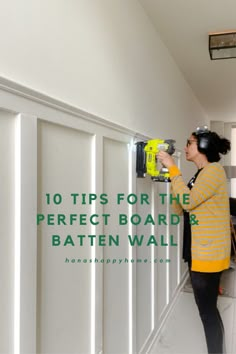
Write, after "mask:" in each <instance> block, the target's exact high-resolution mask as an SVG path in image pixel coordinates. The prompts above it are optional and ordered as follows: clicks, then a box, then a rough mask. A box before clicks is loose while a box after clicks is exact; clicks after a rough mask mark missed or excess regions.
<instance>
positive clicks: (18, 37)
mask: <svg viewBox="0 0 236 354" xmlns="http://www.w3.org/2000/svg"><path fill="white" fill-rule="evenodd" d="M0 14H1V15H0V33H2V34H3V33H4V35H1V36H0V46H1V57H0V68H1V72H0V74H1V75H2V76H4V77H6V78H9V79H12V80H14V81H16V82H18V83H21V84H23V85H26V86H28V87H31V88H33V89H35V90H38V91H40V92H43V93H46V94H48V95H50V96H52V97H55V98H58V99H60V100H62V101H64V102H67V103H70V104H72V105H74V106H76V107H79V108H81V109H84V110H85V111H88V112H90V113H94V114H96V115H97V116H100V117H104V118H105V119H108V120H111V121H113V122H116V123H119V124H121V125H123V126H126V127H128V128H131V129H133V128H134V127H135V129H136V130H137V131H138V132H141V133H145V134H147V135H150V136H164V137H169V136H174V137H175V138H177V140H178V145H179V147H181V146H182V139H183V138H184V139H186V135H188V133H189V132H191V131H192V130H193V128H194V127H195V126H196V125H197V124H198V123H201V122H202V121H203V120H204V119H205V117H204V113H203V111H202V108H201V107H200V105H199V103H198V102H197V100H196V98H195V97H194V95H193V93H192V92H191V90H190V88H189V86H188V84H187V83H186V82H185V80H184V78H183V76H182V74H181V72H180V71H179V70H178V68H177V66H176V64H175V63H174V61H173V59H172V57H170V55H169V52H168V50H167V49H166V47H165V46H164V44H163V43H162V42H161V39H160V38H159V36H158V34H157V33H156V31H155V29H154V27H153V25H152V24H151V22H150V21H149V19H148V17H147V15H146V14H145V13H144V11H143V9H142V7H141V5H140V4H139V3H138V1H136V0H128V1H127V0H112V1H110V0H102V1H100V0H77V1H75V0H69V1H68V0H35V1H31V0H22V1H20V2H19V1H17V0H13V1H10V2H7V1H2V2H1V3H0ZM170 126H171V128H172V129H170ZM180 127H181V129H179V128H180Z"/></svg>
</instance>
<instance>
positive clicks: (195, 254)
mask: <svg viewBox="0 0 236 354" xmlns="http://www.w3.org/2000/svg"><path fill="white" fill-rule="evenodd" d="M169 172H170V178H171V189H172V194H174V195H179V200H180V204H175V205H173V207H174V210H175V212H176V213H178V214H179V215H181V214H182V212H183V209H184V210H187V211H189V213H190V218H191V215H194V216H195V219H196V220H197V222H198V225H196V224H195V225H193V224H192V225H191V230H192V250H191V252H192V270H193V271H197V272H204V273H212V272H220V271H222V270H224V269H227V268H229V264H230V250H231V234H230V213H229V196H228V192H227V181H226V176H225V171H224V169H223V167H222V166H221V165H220V164H219V163H218V162H213V163H209V164H208V165H207V166H205V167H204V168H203V169H202V171H200V173H199V175H198V177H197V179H196V182H195V184H194V186H193V188H192V189H191V190H190V189H189V188H188V187H187V186H186V184H185V183H184V181H183V178H182V176H181V172H180V170H179V169H178V167H177V166H172V167H170V168H169ZM183 194H189V204H182V205H181V201H182V200H183V197H182V195H183Z"/></svg>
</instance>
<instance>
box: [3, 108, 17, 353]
mask: <svg viewBox="0 0 236 354" xmlns="http://www.w3.org/2000/svg"><path fill="white" fill-rule="evenodd" d="M14 118H15V117H14V115H13V114H10V113H7V112H5V111H2V110H1V111H0V165H1V169H0V185H1V198H0V222H1V231H0V279H1V296H0V353H11V352H12V351H13V344H14V340H13V334H14V331H13V308H14V306H13V299H14V295H13V294H14V205H15V203H14V173H15V171H14V170H15V169H14V148H15V146H14V135H15V119H14Z"/></svg>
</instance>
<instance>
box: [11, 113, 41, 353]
mask: <svg viewBox="0 0 236 354" xmlns="http://www.w3.org/2000/svg"><path fill="white" fill-rule="evenodd" d="M15 129H16V141H15V147H16V154H15V162H16V163H15V166H16V171H15V177H16V178H15V179H16V181H15V198H16V199H15V200H16V202H15V203H16V209H15V213H16V220H15V223H16V231H15V274H14V277H15V287H14V298H15V306H14V353H15V354H19V353H36V298H37V290H36V281H37V270H36V269H37V267H36V262H37V227H36V222H34V221H35V216H36V214H37V118H36V117H32V116H26V115H23V114H19V115H18V116H17V117H16V128H15ZM29 146H30V148H29ZM29 166H30V167H29Z"/></svg>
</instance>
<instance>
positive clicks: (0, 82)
mask: <svg viewBox="0 0 236 354" xmlns="http://www.w3.org/2000/svg"><path fill="white" fill-rule="evenodd" d="M0 89H1V90H3V91H5V92H10V93H12V94H14V95H17V96H19V97H23V98H26V99H29V100H31V101H34V102H37V103H40V104H43V105H44V106H48V107H50V108H54V109H56V110H59V111H61V112H65V113H68V114H71V115H73V116H76V117H79V118H82V119H85V120H86V121H90V122H93V123H96V124H99V125H102V126H105V127H107V128H111V129H114V130H116V131H119V132H121V133H124V134H128V135H130V136H134V137H136V138H137V139H138V140H144V139H148V137H146V136H144V135H142V134H139V133H138V132H135V131H133V130H131V129H128V128H125V127H123V126H121V125H119V124H116V123H113V122H111V121H108V120H106V119H104V118H101V117H98V116H96V115H94V114H91V113H88V112H86V111H83V110H81V109H79V108H77V107H75V106H72V105H70V104H68V103H66V102H63V101H61V100H58V99H56V98H53V97H50V96H48V95H46V94H43V93H40V92H38V91H36V90H33V89H31V88H28V87H26V86H23V85H21V84H18V83H16V82H14V81H11V80H9V79H7V78H4V77H2V76H0ZM3 108H4V107H3ZM149 139H150V138H149Z"/></svg>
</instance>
